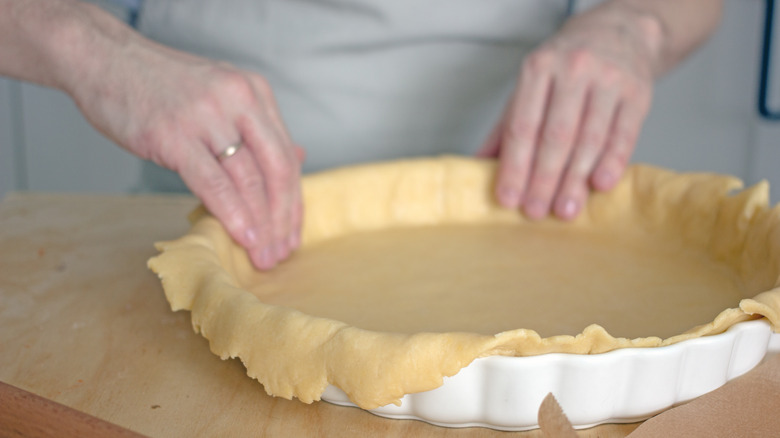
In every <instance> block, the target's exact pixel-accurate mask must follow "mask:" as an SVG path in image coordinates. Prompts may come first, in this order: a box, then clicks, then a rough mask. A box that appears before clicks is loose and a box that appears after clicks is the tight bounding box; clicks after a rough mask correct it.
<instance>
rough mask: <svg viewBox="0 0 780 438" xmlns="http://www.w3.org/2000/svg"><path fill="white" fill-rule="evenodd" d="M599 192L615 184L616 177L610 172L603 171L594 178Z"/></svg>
mask: <svg viewBox="0 0 780 438" xmlns="http://www.w3.org/2000/svg"><path fill="white" fill-rule="evenodd" d="M594 179H595V186H596V189H597V190H607V189H609V188H611V187H612V186H613V185H614V184H615V175H614V174H613V173H612V172H610V171H603V172H599V173H597V174H596V176H595V177H594Z"/></svg>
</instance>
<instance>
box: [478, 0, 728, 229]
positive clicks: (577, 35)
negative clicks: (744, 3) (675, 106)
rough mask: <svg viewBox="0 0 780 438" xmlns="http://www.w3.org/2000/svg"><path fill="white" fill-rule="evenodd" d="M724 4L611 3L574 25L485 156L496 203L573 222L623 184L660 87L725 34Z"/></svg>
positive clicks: (520, 95) (686, 0) (542, 54)
mask: <svg viewBox="0 0 780 438" xmlns="http://www.w3.org/2000/svg"><path fill="white" fill-rule="evenodd" d="M722 7H723V4H722V0H652V1H651V0H611V1H607V2H604V3H602V4H601V5H599V6H597V7H595V8H593V9H592V10H589V11H587V12H585V13H583V14H581V15H577V16H574V17H572V18H571V19H570V20H569V21H567V22H566V23H565V24H564V26H563V27H562V28H561V29H560V31H559V32H558V33H557V34H555V35H554V36H553V37H552V38H550V39H549V40H548V41H546V42H545V43H544V44H542V46H540V47H539V48H538V49H536V50H535V51H534V52H533V53H531V54H530V55H529V56H528V58H527V59H526V61H525V63H524V65H523V67H522V69H521V72H520V75H519V78H518V82H517V87H516V89H515V92H514V94H513V96H512V98H511V99H510V101H509V104H508V106H507V109H506V111H505V113H504V115H503V117H502V119H501V121H500V122H499V123H498V124H497V125H496V128H495V129H494V130H493V132H492V133H491V135H490V137H489V138H488V139H487V141H486V142H485V144H484V145H483V146H482V148H481V150H480V155H483V156H498V157H499V160H500V165H499V177H498V182H497V185H496V195H497V197H498V199H499V202H501V204H502V205H504V206H505V207H508V208H522V209H523V210H524V212H525V214H526V215H527V216H528V217H530V218H533V219H539V218H542V217H545V216H547V215H548V214H549V213H550V212H551V211H552V212H553V213H554V214H555V215H557V216H558V217H560V218H562V219H573V218H574V217H576V216H577V215H578V214H579V212H580V211H581V209H582V207H583V206H584V204H585V202H586V200H587V196H588V193H589V191H590V189H591V188H592V189H596V190H609V189H611V188H612V187H614V186H615V184H616V183H617V181H618V180H619V178H620V177H621V175H622V173H623V171H624V170H625V167H626V166H627V164H628V161H629V158H630V156H631V154H632V152H633V150H634V147H635V144H636V141H637V138H638V136H639V131H640V129H641V125H642V122H643V121H644V119H645V117H646V115H647V113H648V111H649V109H650V102H651V97H652V86H653V81H654V79H655V78H657V77H658V76H660V75H661V74H663V73H664V72H666V71H668V70H670V69H671V68H673V67H674V66H675V65H677V64H678V63H679V62H680V61H681V60H682V59H684V58H685V57H686V56H687V55H688V54H689V53H691V52H692V51H693V50H694V49H695V48H696V47H698V46H699V45H700V44H701V43H702V42H703V41H705V40H706V39H707V37H708V36H709V35H710V34H711V33H712V32H713V31H714V30H715V28H716V27H717V25H718V23H719V20H720V17H721V13H722Z"/></svg>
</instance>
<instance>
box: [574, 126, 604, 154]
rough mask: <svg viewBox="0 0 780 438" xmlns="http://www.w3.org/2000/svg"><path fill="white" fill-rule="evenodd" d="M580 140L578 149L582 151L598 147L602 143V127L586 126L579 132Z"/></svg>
mask: <svg viewBox="0 0 780 438" xmlns="http://www.w3.org/2000/svg"><path fill="white" fill-rule="evenodd" d="M580 138H581V142H580V149H582V150H584V151H591V150H594V149H598V148H600V147H601V145H603V144H604V141H605V140H606V139H605V133H604V131H603V130H602V129H598V128H593V127H586V128H585V129H583V131H582V133H581V134H580Z"/></svg>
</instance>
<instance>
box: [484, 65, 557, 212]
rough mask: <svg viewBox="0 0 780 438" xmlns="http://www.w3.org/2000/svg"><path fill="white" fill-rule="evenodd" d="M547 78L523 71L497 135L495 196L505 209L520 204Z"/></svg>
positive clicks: (532, 153) (545, 75)
mask: <svg viewBox="0 0 780 438" xmlns="http://www.w3.org/2000/svg"><path fill="white" fill-rule="evenodd" d="M550 83H551V75H550V74H549V73H547V72H545V71H539V72H537V70H534V69H531V68H526V69H524V71H523V73H522V74H521V77H520V81H519V83H518V87H517V90H516V91H515V95H514V97H513V100H512V102H511V103H510V105H509V112H508V113H507V118H506V120H507V121H506V124H505V125H504V130H503V132H502V133H501V145H500V152H499V168H498V182H497V185H496V194H497V196H498V200H499V202H500V203H501V204H502V205H503V206H504V207H507V208H518V207H519V206H520V204H521V202H522V200H523V195H524V192H525V187H526V182H527V180H528V175H529V170H530V166H531V160H532V159H533V155H534V147H535V145H536V141H537V137H538V135H539V127H540V125H541V123H542V118H543V117H544V108H545V106H546V103H547V97H548V91H549V89H550Z"/></svg>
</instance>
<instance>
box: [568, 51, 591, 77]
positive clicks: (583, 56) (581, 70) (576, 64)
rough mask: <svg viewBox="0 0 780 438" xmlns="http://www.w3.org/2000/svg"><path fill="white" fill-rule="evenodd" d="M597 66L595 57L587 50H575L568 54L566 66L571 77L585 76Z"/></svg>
mask: <svg viewBox="0 0 780 438" xmlns="http://www.w3.org/2000/svg"><path fill="white" fill-rule="evenodd" d="M594 64H595V56H594V55H593V54H592V53H591V52H590V51H588V50H586V49H575V50H572V51H571V52H569V53H568V55H567V59H566V65H567V66H568V72H569V74H570V75H571V76H574V77H582V76H585V75H586V74H587V73H588V72H589V71H591V69H592V68H593V66H594Z"/></svg>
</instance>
